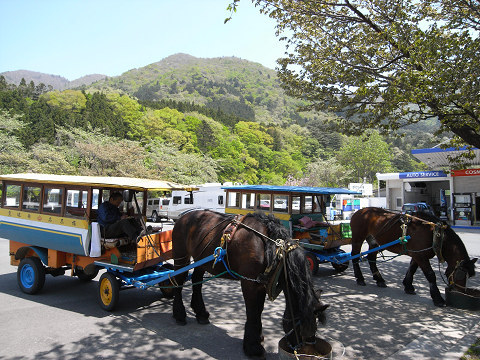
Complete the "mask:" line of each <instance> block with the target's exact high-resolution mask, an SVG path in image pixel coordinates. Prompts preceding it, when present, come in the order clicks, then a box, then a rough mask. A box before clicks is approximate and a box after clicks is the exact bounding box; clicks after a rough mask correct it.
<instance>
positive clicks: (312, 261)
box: [305, 252, 318, 275]
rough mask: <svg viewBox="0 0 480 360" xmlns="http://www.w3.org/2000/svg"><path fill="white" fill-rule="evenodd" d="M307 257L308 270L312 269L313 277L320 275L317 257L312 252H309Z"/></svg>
mask: <svg viewBox="0 0 480 360" xmlns="http://www.w3.org/2000/svg"><path fill="white" fill-rule="evenodd" d="M305 257H306V258H307V265H308V268H309V269H310V272H311V273H312V275H316V274H317V273H318V259H317V256H316V255H315V254H313V253H311V252H307V253H306V254H305Z"/></svg>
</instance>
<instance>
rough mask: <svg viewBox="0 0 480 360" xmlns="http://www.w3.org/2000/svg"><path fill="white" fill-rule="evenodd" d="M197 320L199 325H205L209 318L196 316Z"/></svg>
mask: <svg viewBox="0 0 480 360" xmlns="http://www.w3.org/2000/svg"><path fill="white" fill-rule="evenodd" d="M197 322H198V323H199V324H200V325H207V324H210V320H208V318H203V317H202V318H199V317H197Z"/></svg>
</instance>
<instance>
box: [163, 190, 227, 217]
mask: <svg viewBox="0 0 480 360" xmlns="http://www.w3.org/2000/svg"><path fill="white" fill-rule="evenodd" d="M195 187H196V188H198V190H195V191H192V192H191V193H190V192H189V191H172V197H171V202H170V205H169V207H168V218H169V219H172V220H177V219H178V218H179V217H180V216H182V215H183V214H184V213H185V212H186V211H188V210H192V209H209V210H213V211H216V212H220V213H225V190H223V189H222V184H219V183H208V184H203V185H196V186H195Z"/></svg>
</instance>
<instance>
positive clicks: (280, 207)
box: [273, 195, 288, 213]
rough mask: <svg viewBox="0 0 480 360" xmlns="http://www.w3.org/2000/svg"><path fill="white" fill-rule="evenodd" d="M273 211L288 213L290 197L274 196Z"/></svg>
mask: <svg viewBox="0 0 480 360" xmlns="http://www.w3.org/2000/svg"><path fill="white" fill-rule="evenodd" d="M273 211H275V212H284V213H286V212H288V195H273Z"/></svg>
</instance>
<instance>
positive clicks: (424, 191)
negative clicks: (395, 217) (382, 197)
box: [377, 148, 480, 226]
mask: <svg viewBox="0 0 480 360" xmlns="http://www.w3.org/2000/svg"><path fill="white" fill-rule="evenodd" d="M474 152H475V155H476V157H475V159H473V161H472V165H473V166H476V165H480V150H479V149H475V150H474ZM457 153H458V151H457V150H454V149H446V150H443V149H439V148H433V149H419V150H412V154H413V155H414V156H415V157H416V158H417V159H419V160H420V161H422V162H424V163H425V164H427V165H428V166H430V167H431V168H437V169H439V168H442V167H446V166H448V156H449V155H450V156H451V155H455V154H457ZM377 178H378V180H384V181H385V182H386V201H387V208H388V209H392V210H401V209H402V206H403V204H406V203H412V202H426V203H427V204H429V205H431V206H432V207H433V209H434V211H435V212H436V214H437V215H439V216H444V217H447V218H448V220H449V221H450V222H451V223H452V224H453V225H457V226H458V225H460V226H462V225H464V226H478V225H480V168H475V169H465V170H452V171H449V172H446V171H442V170H430V171H419V172H401V173H388V174H380V173H378V174H377Z"/></svg>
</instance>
